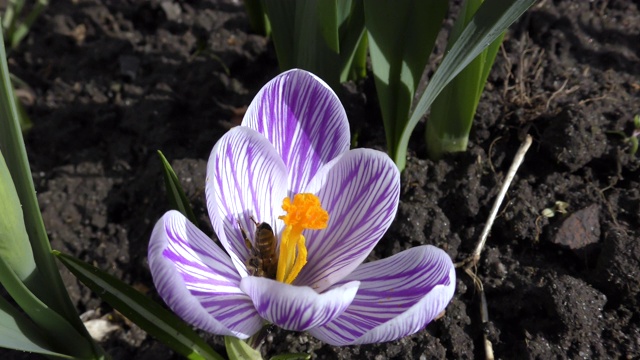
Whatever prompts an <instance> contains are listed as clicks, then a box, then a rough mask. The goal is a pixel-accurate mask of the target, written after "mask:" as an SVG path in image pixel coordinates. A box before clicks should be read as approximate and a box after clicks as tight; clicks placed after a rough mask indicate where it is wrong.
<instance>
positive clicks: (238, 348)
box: [224, 336, 262, 360]
mask: <svg viewBox="0 0 640 360" xmlns="http://www.w3.org/2000/svg"><path fill="white" fill-rule="evenodd" d="M224 347H225V348H226V349H227V355H228V356H229V359H231V360H236V359H237V360H262V355H261V354H260V351H258V350H256V349H254V348H252V347H251V346H249V344H247V343H246V342H244V341H242V340H240V339H238V338H235V337H233V336H225V337H224Z"/></svg>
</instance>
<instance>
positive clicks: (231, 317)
mask: <svg viewBox="0 0 640 360" xmlns="http://www.w3.org/2000/svg"><path fill="white" fill-rule="evenodd" d="M349 138H350V133H349V124H348V122H347V118H346V114H345V111H344V108H343V107H342V106H341V104H340V102H339V100H338V98H337V96H336V95H335V93H334V92H333V91H332V90H331V89H330V88H329V87H328V86H327V85H326V84H325V83H324V82H323V81H322V80H320V79H319V78H317V77H316V76H314V75H313V74H310V73H308V72H306V71H302V70H291V71H288V72H285V73H283V74H281V75H279V76H278V77H276V78H275V79H273V80H272V81H270V82H269V83H268V84H267V85H266V86H265V87H264V88H263V89H262V90H260V92H259V93H258V95H257V96H256V97H255V99H254V100H253V102H252V103H251V105H250V106H249V108H248V109H247V113H246V115H245V117H244V120H243V122H242V125H241V126H238V127H235V128H233V129H232V130H230V131H229V132H228V133H226V134H225V135H224V136H223V137H222V138H221V139H220V140H219V141H218V143H217V144H216V145H215V146H214V148H213V150H212V152H211V156H210V158H209V162H208V165H207V179H206V198H207V208H208V211H209V217H210V218H211V222H212V224H213V229H214V231H215V233H216V235H217V237H218V239H219V240H220V243H221V245H222V247H223V248H224V250H223V249H221V248H220V247H219V246H218V245H216V243H214V241H212V240H211V239H210V238H209V237H207V236H206V235H205V234H204V233H202V232H201V231H200V230H199V229H198V228H196V227H195V226H194V225H193V224H192V223H190V222H189V221H188V220H187V219H186V218H185V217H184V216H182V215H181V214H180V213H178V212H176V211H169V212H167V213H166V214H165V215H164V216H163V217H162V218H161V219H160V220H159V221H158V223H157V224H156V226H155V228H154V230H153V233H152V235H151V243H150V245H149V267H150V269H151V274H152V276H153V280H154V282H155V285H156V287H157V290H158V293H159V294H160V296H161V297H162V298H163V299H164V301H165V302H166V303H167V305H168V306H169V307H170V308H171V309H172V310H173V311H174V312H175V313H176V314H178V315H179V316H180V317H182V318H183V319H184V320H186V321H187V322H189V323H191V324H193V325H194V326H196V327H198V328H200V329H203V330H206V331H209V332H211V333H215V334H219V335H230V336H235V337H238V338H241V339H245V338H248V337H250V336H251V335H253V334H255V333H256V332H257V331H258V330H259V329H260V328H261V327H262V326H264V325H265V324H266V323H272V324H275V325H277V326H280V327H282V328H284V329H287V330H294V331H308V332H309V333H310V334H311V335H313V336H315V337H316V338H318V339H320V340H322V341H324V342H326V343H329V344H332V345H349V344H364V343H374V342H383V341H390V340H394V339H398V338H401V337H403V336H406V335H410V334H413V333H415V332H417V331H419V330H421V329H422V328H424V327H425V326H426V325H427V324H428V323H429V322H430V321H431V320H433V319H434V318H435V317H436V316H437V315H438V314H439V313H441V312H442V311H443V310H444V308H445V307H446V305H447V304H448V303H449V301H450V300H451V297H452V296H453V292H454V287H455V271H454V267H453V263H452V262H451V259H450V258H449V256H448V255H447V254H446V253H445V252H444V251H442V250H440V249H438V248H435V247H433V246H418V247H414V248H412V249H409V250H406V251H403V252H401V253H398V254H396V255H394V256H391V257H389V258H386V259H382V260H377V261H372V262H368V263H363V261H364V260H365V259H366V258H367V256H368V255H369V253H370V252H371V250H372V249H373V247H374V246H375V245H376V244H377V243H378V241H379V240H380V238H381V237H382V235H383V234H384V233H385V231H386V230H387V229H388V227H389V225H390V224H391V222H392V221H393V219H394V217H395V214H396V210H397V207H398V201H399V191H400V174H399V172H398V170H397V168H396V166H395V165H394V163H393V162H392V161H391V159H390V158H389V157H388V156H387V155H386V154H384V153H382V152H379V151H376V150H372V149H354V150H349V146H350V142H349ZM266 225H270V226H266ZM271 231H272V232H273V237H271V236H270V235H271ZM273 244H275V245H273ZM225 250H226V252H225Z"/></svg>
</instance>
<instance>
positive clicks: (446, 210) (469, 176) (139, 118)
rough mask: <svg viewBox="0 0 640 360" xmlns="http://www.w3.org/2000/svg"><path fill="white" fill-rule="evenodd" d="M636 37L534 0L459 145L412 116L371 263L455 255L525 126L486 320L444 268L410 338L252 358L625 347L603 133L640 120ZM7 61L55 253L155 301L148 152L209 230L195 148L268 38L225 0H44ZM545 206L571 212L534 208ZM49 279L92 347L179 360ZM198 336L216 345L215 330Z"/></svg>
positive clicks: (309, 346)
mask: <svg viewBox="0 0 640 360" xmlns="http://www.w3.org/2000/svg"><path fill="white" fill-rule="evenodd" d="M639 39H640V12H639V11H638V3H637V2H634V1H631V0H620V1H615V0H611V1H541V2H540V3H538V4H536V5H535V6H534V7H533V8H532V9H531V10H530V11H529V12H528V13H527V14H526V15H525V16H524V17H523V18H522V19H521V20H520V21H519V22H518V23H517V24H515V25H514V26H513V27H512V29H511V30H510V31H509V33H508V35H507V37H506V39H505V42H504V51H503V52H502V53H501V54H499V56H498V58H497V60H496V64H495V67H494V69H493V71H492V73H491V75H490V79H489V83H488V84H487V88H486V91H485V94H484V95H483V97H482V100H481V102H480V106H479V109H478V114H477V116H476V122H475V125H474V129H473V131H472V134H471V138H470V145H469V151H468V152H467V153H462V154H455V155H450V156H447V157H446V158H444V159H442V160H440V161H431V160H425V158H426V156H425V149H424V146H423V141H422V139H423V138H422V134H421V132H422V131H423V129H424V125H421V126H420V127H419V128H418V129H417V132H416V135H415V138H414V141H413V142H412V144H411V149H410V154H411V157H410V159H409V161H408V163H407V169H406V170H405V172H404V173H403V192H402V199H401V203H400V208H399V211H398V215H397V218H396V220H395V223H394V225H393V226H392V227H391V229H390V231H389V232H388V234H387V235H386V236H385V237H384V239H383V240H382V241H381V242H380V244H379V246H378V247H377V248H376V250H375V251H374V253H373V254H372V255H371V258H372V259H374V258H381V257H386V256H389V255H391V254H394V253H396V252H399V251H401V250H403V249H407V248H409V247H412V246H416V245H420V244H434V245H437V246H439V247H442V248H444V249H446V251H447V252H448V253H449V254H450V255H451V257H452V258H453V259H454V261H461V260H464V259H465V258H466V257H467V256H468V254H469V253H471V252H472V251H473V249H474V247H475V244H476V243H477V241H478V238H479V235H480V233H481V231H482V228H483V225H484V222H485V221H486V219H487V216H488V213H489V210H490V208H491V205H492V202H493V200H494V198H495V196H496V194H497V192H498V188H499V186H500V184H501V183H502V180H503V179H504V176H505V174H506V172H507V169H508V168H509V166H510V164H511V161H512V158H513V156H514V154H515V152H516V150H517V148H518V146H519V145H520V143H521V141H522V139H523V138H524V135H525V134H526V133H528V134H531V135H532V136H533V138H534V143H533V146H532V147H531V149H530V150H529V152H528V154H527V155H526V159H525V161H524V163H523V165H522V167H521V168H520V170H519V171H518V173H517V175H516V178H515V180H514V182H513V184H512V187H511V190H510V191H509V192H508V193H507V198H506V200H505V203H504V204H503V206H502V209H501V211H500V213H499V216H498V218H497V220H496V223H495V225H494V227H493V230H492V233H491V236H490V237H489V239H488V242H487V246H486V248H485V251H484V252H483V254H482V259H481V261H480V263H479V266H478V268H477V274H478V276H479V278H480V279H481V280H482V283H483V284H484V289H485V293H486V300H487V305H488V314H489V322H488V323H487V324H482V322H481V319H480V312H479V306H480V305H479V304H480V298H479V296H478V294H479V293H478V292H477V291H476V290H475V288H474V286H473V282H472V281H471V279H470V278H469V276H467V275H466V274H465V273H464V272H462V271H459V272H458V278H459V279H458V286H457V292H456V295H455V297H454V299H453V301H452V302H451V304H450V306H449V307H448V308H447V312H446V315H445V316H444V317H443V318H442V319H440V320H437V321H434V322H433V323H432V324H430V325H429V326H428V327H427V328H426V330H424V331H422V332H420V333H418V334H415V335H413V336H409V337H406V338H404V339H400V340H398V341H394V342H390V343H384V344H375V345H366V346H352V347H343V348H337V347H332V346H328V345H325V344H322V343H320V342H318V341H317V340H315V339H313V338H312V337H311V336H309V335H307V334H304V333H291V332H285V331H276V332H275V333H274V334H273V335H272V336H270V337H269V338H268V341H267V343H266V344H265V346H264V347H263V349H264V351H265V353H266V354H267V355H269V356H271V355H275V354H279V353H284V352H308V353H311V354H312V356H313V358H322V359H351V358H358V359H369V358H376V359H386V358H393V359H431V358H452V359H464V358H484V356H485V354H484V347H483V345H482V337H483V334H487V335H488V338H489V339H490V340H491V342H492V343H493V349H494V351H495V355H496V357H497V358H503V359H515V358H518V359H525V358H531V359H552V358H557V359H564V358H570V359H577V358H585V359H588V358H623V359H624V358H626V359H632V358H638V357H640V239H639V234H640V232H639V229H640V180H639V179H640V170H639V169H640V161H639V157H640V154H636V155H635V156H634V155H629V153H628V149H629V146H628V144H627V143H626V142H625V141H624V138H623V137H622V136H620V135H617V134H614V133H612V132H624V133H626V134H627V135H629V134H631V132H632V130H633V129H632V127H633V125H632V119H633V116H634V115H635V114H638V113H640V46H639V43H638V40H639ZM440 45H441V46H440V47H439V49H440V50H437V51H439V53H441V52H442V44H440ZM436 55H437V54H436ZM10 68H11V71H12V72H13V73H14V74H15V75H17V76H18V77H19V78H21V79H22V80H24V81H26V82H27V83H28V84H29V85H30V86H31V87H32V90H33V92H32V93H31V95H30V96H26V98H25V100H30V102H28V105H27V109H28V112H29V114H30V116H31V119H32V121H33V123H34V126H33V129H32V130H31V131H29V133H28V134H27V135H26V142H27V149H28V153H29V157H30V161H31V166H32V170H33V176H34V179H35V182H36V188H37V190H38V199H39V201H40V204H41V207H42V212H43V214H44V219H45V223H46V226H47V229H48V231H49V236H50V238H51V241H52V246H53V248H55V249H58V250H60V251H63V252H66V253H70V254H72V255H75V256H77V257H79V258H81V259H82V260H85V261H88V262H90V263H92V264H94V265H96V266H99V267H100V268H102V269H106V270H108V271H110V272H111V273H113V274H115V275H116V276H117V277H119V278H121V279H122V280H124V281H126V282H128V283H130V284H132V285H134V286H136V287H137V288H138V289H140V290H141V291H143V292H146V293H147V294H148V295H149V296H151V297H153V298H155V299H157V300H159V301H161V300H160V299H158V297H157V295H156V294H155V291H154V290H153V284H152V282H151V278H150V275H149V270H148V266H147V262H146V261H147V260H146V252H147V244H148V239H149V234H150V231H151V229H152V226H153V224H154V223H155V221H156V220H157V219H158V218H159V217H160V216H161V215H162V214H163V212H164V211H166V210H167V209H168V202H167V201H166V197H165V192H164V187H163V180H162V176H161V166H160V162H159V160H158V157H157V155H156V150H162V151H163V153H164V154H165V155H166V156H167V158H168V159H169V160H170V162H171V163H172V165H173V166H174V169H175V170H176V172H177V173H178V175H179V177H180V179H181V180H182V182H183V184H184V186H185V189H186V192H187V194H188V196H189V198H190V199H191V201H192V202H193V205H194V208H195V211H196V213H197V214H199V216H200V219H201V221H200V224H199V225H200V226H201V227H202V228H203V229H205V231H207V232H208V233H211V228H210V225H209V224H208V219H207V215H206V210H205V207H204V193H203V189H204V172H205V164H206V159H207V158H208V155H209V152H210V151H211V148H212V147H213V145H214V144H215V142H216V140H217V139H218V138H219V137H220V136H221V135H222V134H223V133H224V132H225V131H226V130H228V129H229V128H230V127H231V126H234V125H236V124H238V123H239V121H240V120H241V119H242V114H243V110H244V107H245V106H247V105H248V104H249V102H250V101H251V99H252V98H253V96H254V94H255V93H256V92H257V90H258V89H259V88H260V87H261V86H262V85H263V84H264V83H266V82H267V81H268V80H269V79H270V78H272V77H273V76H274V75H276V74H277V73H278V69H277V62H276V59H275V53H274V49H273V46H272V44H270V43H269V42H268V41H267V39H265V38H264V37H262V36H259V35H255V34H253V33H252V32H251V31H250V29H249V24H248V20H247V17H246V15H245V13H244V10H243V7H242V5H241V3H240V2H239V1H233V0H227V1H222V0H220V1H214V0H210V1H199V2H193V3H192V2H189V3H187V2H182V1H159V0H158V1H149V2H136V1H127V2H115V1H113V2H112V1H105V2H104V3H103V2H100V1H96V0H75V1H71V0H59V1H54V2H52V4H51V5H50V6H49V8H48V9H47V11H46V12H45V13H44V15H43V16H42V17H41V18H40V19H39V20H38V22H37V23H36V25H35V26H34V28H33V30H32V32H31V33H30V35H29V36H28V37H27V39H26V40H25V42H24V43H23V44H22V45H21V46H20V47H19V48H18V49H17V50H15V51H13V52H11V53H10ZM343 90H344V91H343V92H342V94H341V97H342V99H343V102H344V103H345V107H346V108H347V111H348V113H349V117H350V120H351V121H352V129H353V130H354V131H358V132H359V143H358V144H357V145H358V146H366V147H375V148H384V132H383V129H382V123H381V120H380V115H379V111H378V110H377V104H376V99H375V93H374V91H373V85H372V82H371V81H365V82H362V83H358V84H348V85H346V86H345V87H344V89H343ZM365 122H366V123H365ZM365 124H366V127H365V126H363V125H365ZM556 201H562V202H565V203H567V204H568V208H567V212H566V213H564V214H563V213H560V212H557V211H556V212H555V216H553V217H550V218H548V217H544V216H542V215H541V214H542V211H543V210H544V209H546V208H549V209H554V206H555V205H554V204H555V203H556ZM63 276H64V279H65V283H66V284H67V286H68V289H69V292H70V294H71V297H72V299H73V301H74V302H75V303H76V305H77V308H78V312H79V313H83V314H84V316H85V317H86V318H95V317H100V316H107V317H108V318H109V319H112V320H113V321H114V322H116V324H117V325H118V326H119V327H120V329H119V330H117V331H115V332H114V333H112V334H111V336H110V337H109V338H108V339H107V340H106V341H105V342H104V343H103V345H104V347H105V348H106V349H107V350H108V352H110V353H111V354H112V355H113V357H114V358H115V359H133V358H135V359H154V360H162V359H171V358H179V357H178V356H177V355H175V354H173V352H172V351H170V350H169V349H168V348H166V347H165V346H164V345H162V344H159V343H157V342H156V341H155V340H154V339H152V338H150V337H147V336H146V334H145V333H144V332H143V331H141V330H140V329H139V328H137V327H136V326H135V325H133V324H131V323H130V322H128V321H127V320H126V319H123V318H122V317H120V316H117V314H115V313H114V312H113V310H112V309H111V308H110V307H109V306H108V305H106V304H105V303H103V302H102V301H101V300H100V299H99V298H98V297H97V296H96V295H94V294H92V293H91V292H90V291H89V290H88V289H87V288H85V287H84V286H83V285H81V284H79V283H78V282H77V281H76V280H75V278H74V277H73V276H72V275H70V274H69V273H68V272H66V271H63ZM203 336H206V337H207V339H209V340H210V342H211V343H212V344H214V346H215V347H216V349H218V350H220V351H221V352H223V351H224V350H223V348H222V347H221V346H222V339H221V338H220V337H215V336H210V335H206V334H203ZM0 355H2V357H3V358H25V357H31V356H30V355H27V354H22V353H18V352H11V351H0Z"/></svg>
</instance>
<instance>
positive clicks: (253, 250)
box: [238, 218, 278, 279]
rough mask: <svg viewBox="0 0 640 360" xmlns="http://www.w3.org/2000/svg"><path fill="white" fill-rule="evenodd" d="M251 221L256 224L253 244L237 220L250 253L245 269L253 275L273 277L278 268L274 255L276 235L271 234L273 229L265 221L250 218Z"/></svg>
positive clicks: (276, 258)
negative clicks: (259, 221)
mask: <svg viewBox="0 0 640 360" xmlns="http://www.w3.org/2000/svg"><path fill="white" fill-rule="evenodd" d="M251 221H253V223H254V224H255V225H256V233H255V237H254V243H253V244H252V243H251V240H249V237H248V236H247V233H246V232H245V230H244V229H243V228H242V226H241V225H240V222H239V221H238V226H240V231H241V232H242V237H243V238H244V243H245V245H246V246H247V249H249V253H250V256H249V259H247V264H246V265H247V270H249V273H250V274H251V275H253V276H260V277H267V278H270V279H275V278H276V272H277V270H278V257H277V255H276V237H275V235H274V234H273V229H272V228H271V225H269V224H267V223H266V222H261V223H258V222H257V221H255V220H254V219H253V218H251Z"/></svg>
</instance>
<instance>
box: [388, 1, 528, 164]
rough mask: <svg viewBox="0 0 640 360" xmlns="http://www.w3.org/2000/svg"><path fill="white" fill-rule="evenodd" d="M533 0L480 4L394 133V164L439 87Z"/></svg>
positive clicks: (403, 154)
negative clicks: (395, 136)
mask: <svg viewBox="0 0 640 360" xmlns="http://www.w3.org/2000/svg"><path fill="white" fill-rule="evenodd" d="M534 2H535V0H487V1H485V2H484V3H483V4H482V5H481V6H480V8H479V9H478V11H477V12H476V13H475V15H474V16H473V18H472V19H471V21H470V22H469V24H468V25H467V26H466V28H465V29H464V31H463V32H462V34H460V37H459V38H458V40H457V41H456V42H455V44H454V45H453V46H452V47H451V50H450V51H449V52H448V53H447V54H446V55H445V57H444V59H443V60H442V63H441V64H440V66H439V67H438V69H437V70H436V72H435V73H434V74H433V77H432V78H431V80H430V81H429V84H428V85H427V88H426V89H425V91H424V93H423V94H422V95H421V96H420V100H419V101H418V104H417V105H416V107H415V109H414V111H413V113H412V114H411V117H410V118H409V121H408V122H407V123H405V124H404V128H403V129H402V131H401V132H399V133H398V134H397V135H398V141H397V142H396V143H395V147H394V148H393V149H391V151H392V158H393V160H394V162H395V163H396V165H398V168H400V169H401V170H402V169H404V167H405V164H406V151H407V146H408V145H409V138H410V137H411V133H412V132H413V129H415V127H416V125H418V122H419V121H420V119H421V118H422V116H424V114H425V113H426V112H427V110H429V107H430V106H431V104H432V103H433V100H434V99H435V98H436V97H437V96H438V95H439V94H440V92H441V91H442V89H444V87H445V86H446V85H447V84H448V83H449V82H450V81H451V80H452V79H453V78H454V77H455V76H456V75H458V73H460V71H462V69H464V68H465V67H466V66H467V64H469V63H470V62H471V61H473V59H475V58H476V56H478V54H480V52H482V51H483V50H484V49H485V48H486V47H487V46H489V45H490V44H491V43H492V42H493V41H494V40H495V39H497V38H498V36H500V34H502V32H503V31H504V30H505V29H506V28H508V27H509V26H510V25H511V24H512V23H513V22H514V21H516V20H517V19H518V18H519V17H520V16H521V15H522V14H523V13H524V12H525V11H526V10H527V9H528V8H529V7H531V5H533V3H534Z"/></svg>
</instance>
